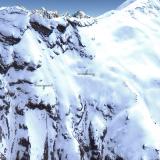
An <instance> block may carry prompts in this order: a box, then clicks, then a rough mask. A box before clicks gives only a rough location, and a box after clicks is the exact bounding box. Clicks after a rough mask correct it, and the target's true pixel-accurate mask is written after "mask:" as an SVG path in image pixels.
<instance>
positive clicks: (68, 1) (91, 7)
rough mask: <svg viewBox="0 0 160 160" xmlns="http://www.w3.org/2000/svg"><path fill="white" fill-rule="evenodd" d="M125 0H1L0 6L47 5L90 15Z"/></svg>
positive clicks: (47, 7) (29, 6) (30, 7)
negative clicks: (80, 11)
mask: <svg viewBox="0 0 160 160" xmlns="http://www.w3.org/2000/svg"><path fill="white" fill-rule="evenodd" d="M124 1H125V0H0V6H12V5H18V4H20V5H23V6H25V7H26V8H28V9H33V8H40V7H42V6H43V7H45V8H46V9H50V10H58V11H59V12H60V13H65V12H66V11H68V12H69V13H73V12H75V11H77V10H83V11H85V12H86V13H88V14H89V15H93V16H95V15H100V14H103V13H104V12H106V11H108V10H112V9H116V8H117V7H118V6H119V5H120V4H121V3H123V2H124Z"/></svg>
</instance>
